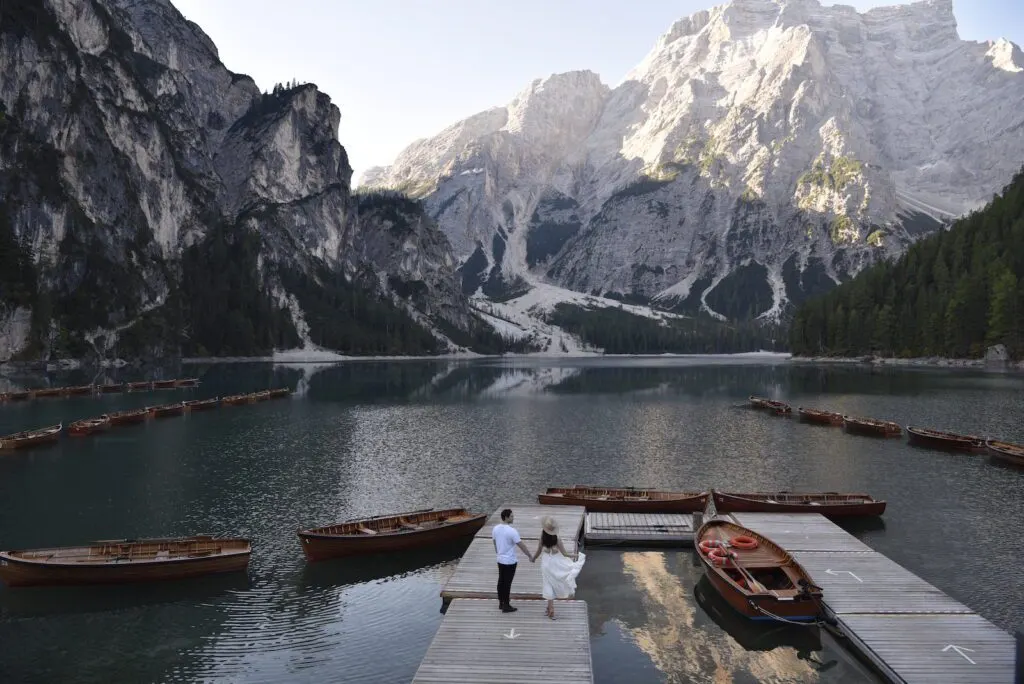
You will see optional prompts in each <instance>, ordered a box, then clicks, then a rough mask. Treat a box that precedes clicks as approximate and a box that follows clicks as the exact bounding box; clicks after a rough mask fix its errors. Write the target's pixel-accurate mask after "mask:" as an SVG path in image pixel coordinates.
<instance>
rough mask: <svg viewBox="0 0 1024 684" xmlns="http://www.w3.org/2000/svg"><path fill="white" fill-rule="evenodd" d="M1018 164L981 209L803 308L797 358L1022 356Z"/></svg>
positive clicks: (1023, 228)
mask: <svg viewBox="0 0 1024 684" xmlns="http://www.w3.org/2000/svg"><path fill="white" fill-rule="evenodd" d="M1022 314H1024V169H1022V170H1021V171H1020V172H1018V173H1017V175H1016V176H1015V177H1014V178H1013V180H1012V181H1011V182H1010V184H1009V185H1007V186H1006V187H1005V188H1004V189H1003V192H1002V194H1000V195H998V196H996V197H994V198H993V200H992V202H991V203H990V204H989V205H988V206H986V207H985V208H984V209H982V210H979V211H977V212H974V213H972V214H970V215H969V216H966V217H965V218H963V219H961V220H959V221H957V222H956V224H954V226H953V227H952V228H951V229H950V230H948V231H941V232H939V233H938V234H936V235H933V236H930V237H928V238H925V239H923V240H921V241H920V242H918V243H916V244H914V245H913V246H912V247H911V248H910V249H909V250H908V251H907V252H906V254H904V255H903V256H901V257H900V258H899V259H896V260H895V261H886V262H881V263H878V264H876V265H874V266H872V267H870V268H868V269H866V270H865V271H863V272H862V273H860V274H859V275H858V276H857V277H856V278H854V279H852V280H851V281H850V282H848V283H844V284H843V285H841V286H839V287H837V288H836V289H835V290H833V291H831V292H829V293H828V294H826V295H824V296H821V297H817V298H814V299H811V300H808V301H807V302H806V303H805V304H804V305H803V306H801V307H800V308H799V309H798V310H797V312H796V314H795V316H794V319H793V323H792V326H791V328H790V345H791V350H792V352H793V353H794V354H795V355H802V356H815V355H831V356H860V355H865V354H874V355H879V356H887V357H893V356H899V357H905V358H909V357H921V356H945V357H950V358H967V357H979V356H981V355H983V354H984V352H985V349H986V348H987V347H988V346H991V345H995V344H1004V345H1006V348H1007V349H1008V350H1009V352H1010V354H1011V356H1013V357H1014V358H1017V359H1019V358H1022V357H1024V321H1022V320H1021V319H1022Z"/></svg>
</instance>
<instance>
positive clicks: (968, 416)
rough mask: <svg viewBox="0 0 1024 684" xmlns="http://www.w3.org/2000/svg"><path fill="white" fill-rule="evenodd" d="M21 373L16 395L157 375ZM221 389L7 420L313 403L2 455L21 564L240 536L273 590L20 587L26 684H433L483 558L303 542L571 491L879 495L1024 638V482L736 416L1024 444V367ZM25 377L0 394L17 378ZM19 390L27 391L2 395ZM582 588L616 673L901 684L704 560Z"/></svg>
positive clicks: (337, 373) (324, 368)
mask: <svg viewBox="0 0 1024 684" xmlns="http://www.w3.org/2000/svg"><path fill="white" fill-rule="evenodd" d="M123 371H124V372H123V373H122V374H115V375H111V376H104V377H101V378H99V379H94V378H93V377H92V376H91V375H84V374H83V373H82V372H81V371H75V372H71V373H68V374H66V375H61V376H59V377H50V378H42V377H24V378H22V377H11V378H9V380H10V381H13V382H15V383H16V384H17V385H28V386H41V385H43V384H45V383H47V382H49V383H51V384H54V385H63V384H79V383H87V382H92V381H97V382H100V381H104V382H105V381H128V380H137V379H140V374H139V372H138V371H135V372H134V373H132V372H129V370H128V369H123ZM165 373H166V377H174V376H193V375H197V376H199V377H201V379H202V384H201V385H200V386H199V387H198V388H195V389H187V390H167V391H155V392H148V393H132V394H110V395H104V396H99V397H80V398H63V399H37V400H34V401H31V402H27V403H24V404H20V403H19V404H13V403H12V404H5V405H2V406H0V434H7V433H10V432H15V431H18V430H23V429H28V428H31V427H40V426H43V425H48V424H51V423H56V422H58V421H63V422H64V423H65V425H67V424H68V423H69V422H71V421H72V420H75V419H78V418H83V417H87V416H94V415H99V414H102V413H105V412H109V411H114V410H121V409H126V408H134V407H141V406H145V405H152V404H157V403H166V402H170V401H179V400H181V399H191V398H203V397H210V396H222V395H226V394H231V393H237V392H245V391H254V390H257V389H265V388H267V387H272V386H273V387H277V386H285V385H286V386H289V387H291V388H293V389H296V390H297V392H296V394H295V396H293V397H292V398H290V399H285V400H276V401H269V402H264V403H260V404H255V405H251V406H238V407H222V408H220V409H217V410H215V411H211V412H208V413H197V414H194V415H189V416H185V417H179V418H166V419H162V420H156V421H149V422H147V423H146V424H144V425H138V426H127V427H122V428H116V429H114V430H112V431H111V432H109V433H107V434H103V435H98V436H92V437H87V438H70V437H66V436H65V437H64V438H63V439H62V440H61V441H60V442H58V443H57V444H55V445H53V446H49V447H41V448H38V449H33V450H26V451H16V452H0V453H2V454H3V455H2V456H0V548H5V549H10V548H26V547H42V546H59V545H73V544H77V543H81V542H85V541H89V540H94V539H110V538H139V537H152V536H172V535H189V534H197V533H217V534H231V535H245V536H248V537H250V538H251V539H252V540H253V555H252V561H251V563H250V566H249V571H248V573H247V575H241V574H239V576H235V577H230V576H223V577H217V578H213V579H209V578H207V579H199V580H192V581H186V582H175V583H169V584H162V585H160V584H157V585H141V586H130V587H94V588H79V587H66V588H25V589H10V588H7V587H0V644H2V645H3V646H2V648H0V672H2V673H4V678H5V681H18V682H54V681H72V680H73V681H88V682H109V681H115V680H117V681H161V682H185V681H198V680H201V681H260V682H280V681H290V682H325V681H337V682H348V681H351V682H371V681H372V682H407V681H409V680H410V679H411V677H412V675H413V674H414V673H415V671H416V668H417V666H418V665H419V662H420V660H421V659H422V657H423V655H424V653H425V652H426V649H427V646H428V645H429V643H430V640H431V639H432V638H433V636H434V633H435V632H436V630H437V626H438V624H439V623H440V620H441V619H442V617H443V616H442V615H441V613H440V608H441V602H440V598H439V596H438V592H439V591H440V587H441V585H442V584H443V582H444V581H445V579H446V578H447V577H448V576H450V574H451V573H452V570H453V568H454V563H455V561H456V560H457V558H458V557H459V555H460V553H461V551H462V548H463V547H462V546H456V547H454V548H451V547H450V548H439V549H432V550H430V551H428V552H423V553H418V554H411V555H406V556H402V557H396V558H373V559H358V560H347V561H338V562H327V563H319V564H315V565H309V564H307V563H306V562H305V560H304V558H303V555H302V552H301V549H300V548H299V544H298V540H297V538H296V536H295V530H296V529H298V528H300V527H308V526H314V525H322V524H327V523H330V522H334V521H338V520H343V519H347V518H352V517H356V516H364V515H372V514H379V513H387V512H396V511H403V510H411V509H417V508H425V507H447V506H451V505H463V506H466V507H467V508H470V509H472V510H475V511H482V512H488V513H489V512H491V511H493V510H495V509H496V508H497V507H498V506H499V505H501V504H503V503H507V502H509V503H514V502H522V503H526V502H531V501H535V500H536V498H535V497H536V494H537V492H539V491H542V490H543V489H544V488H546V487H548V486H556V485H565V484H576V483H579V484H584V483H592V484H614V485H620V484H621V485H634V486H652V487H658V488H664V489H682V490H695V489H703V488H710V487H717V488H722V489H732V490H748V491H749V490H783V489H788V490H808V491H866V492H869V493H870V494H872V495H873V496H875V497H876V498H881V499H886V500H888V502H889V505H888V509H887V510H886V514H885V516H884V517H883V518H881V519H878V520H874V521H867V522H862V523H859V524H856V525H849V526H848V529H850V531H851V532H853V533H854V534H856V535H857V536H858V537H859V538H860V539H861V540H863V541H864V542H865V543H866V544H868V545H869V546H871V547H872V548H874V549H876V550H878V551H881V552H882V553H885V554H886V555H888V556H889V557H890V558H892V559H893V560H895V561H896V562H898V563H900V564H902V565H904V566H905V567H907V568H908V569H910V570H911V571H912V572H914V573H916V574H918V575H920V576H921V577H923V578H924V579H926V580H928V581H929V582H931V583H933V584H935V585H936V586H938V587H939V588H941V589H942V590H944V591H945V592H947V593H948V594H950V595H951V596H953V597H954V598H956V599H957V600H959V601H962V602H963V603H965V604H967V605H968V606H970V607H971V608H973V609H975V610H977V611H978V612H980V613H981V614H982V615H984V616H985V617H986V618H988V619H990V620H992V621H993V622H995V623H996V624H998V625H999V626H1001V627H1003V628H1004V629H1007V630H1012V629H1016V628H1019V627H1020V624H1019V623H1020V620H1021V616H1022V615H1024V570H1022V565H1021V561H1020V559H1021V558H1024V538H1022V536H1021V535H1020V534H1018V532H1019V531H1020V530H1021V529H1024V471H1022V470H1019V469H1014V468H1012V467H1006V466H1000V465H997V464H995V463H993V462H991V461H990V460H989V459H988V457H986V456H972V455H957V454H948V453H942V452H934V451H927V450H923V449H918V448H914V447H911V446H909V445H908V444H907V443H906V441H905V439H904V440H876V439H871V438H865V437H856V436H851V435H846V434H844V433H843V431H842V430H838V429H829V428H823V427H815V426H809V425H804V424H801V423H799V422H798V421H796V420H787V419H782V418H776V417H773V416H770V415H766V414H764V413H761V412H757V411H751V410H748V409H742V408H737V405H738V404H742V403H743V402H744V401H745V399H746V397H747V396H748V395H749V394H752V393H753V394H762V395H768V396H772V397H774V398H778V399H783V400H786V401H788V402H790V403H791V404H793V406H794V408H795V407H796V406H798V405H803V406H813V407H818V408H826V409H832V410H836V411H842V412H844V413H848V414H855V415H864V416H873V417H876V418H885V419H890V420H895V421H898V422H900V423H902V424H904V425H906V424H908V423H910V424H916V425H924V426H929V427H935V428H938V429H944V430H952V431H964V432H970V433H981V434H983V435H988V436H995V437H1000V438H1003V439H1006V440H1010V441H1017V442H1024V421H1022V420H1021V416H1022V415H1024V378H1022V376H1021V375H1018V374H1009V373H989V374H986V373H981V372H972V371H939V370H924V369H896V368H882V369H880V368H867V367H865V368H861V367H846V366H813V365H802V364H794V363H790V362H786V361H782V360H778V359H762V358H757V357H753V358H742V357H733V358H714V357H711V358H661V357H656V358H603V359H568V360H567V359H479V360H474V361H452V360H436V361H394V362H370V361H366V362H353V363H344V364H337V365H273V364H219V365H208V366H185V367H183V368H169V369H165ZM4 380H5V379H3V378H0V382H3V381H4ZM0 389H2V388H0ZM587 555H588V560H587V565H586V566H585V567H584V570H583V572H582V574H581V575H580V578H579V591H578V594H577V597H578V598H581V599H584V600H586V601H587V602H588V605H589V608H590V611H589V612H590V630H591V640H592V647H593V660H594V667H595V674H596V681H598V682H642V681H652V682H691V681H692V682H700V681H708V680H709V679H712V678H714V677H720V678H724V679H723V680H724V681H729V680H730V679H731V680H732V681H737V682H743V681H750V682H756V681H766V680H770V681H780V682H783V681H793V682H816V681H821V682H845V681H854V682H856V681H875V679H874V677H873V676H872V675H871V674H870V673H869V672H867V671H866V670H865V668H864V667H863V666H862V665H860V663H858V662H857V661H856V660H855V659H854V658H852V657H851V656H850V655H849V654H847V653H846V652H845V651H844V650H843V649H842V648H840V647H839V646H837V645H836V644H835V642H834V641H832V640H831V638H830V637H828V636H827V635H824V636H822V635H818V634H817V632H814V633H811V632H810V631H809V630H806V629H804V628H799V627H797V628H793V627H788V628H785V629H779V628H765V627H760V628H758V629H756V630H751V629H750V625H749V624H746V623H743V622H742V621H741V622H739V623H737V621H736V620H734V619H731V618H732V617H733V616H732V615H731V614H730V613H729V612H728V611H727V610H726V611H722V610H720V608H721V606H720V605H717V604H716V602H715V599H716V598H717V597H716V596H714V595H713V592H712V593H711V594H710V595H709V593H708V591H709V588H708V587H707V583H706V581H704V582H702V581H701V570H700V568H699V567H698V566H697V565H696V563H695V561H694V558H693V556H692V554H691V553H690V552H688V551H651V550H621V549H592V550H590V551H588V554H587Z"/></svg>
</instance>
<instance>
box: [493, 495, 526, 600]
mask: <svg viewBox="0 0 1024 684" xmlns="http://www.w3.org/2000/svg"><path fill="white" fill-rule="evenodd" d="M513 521H514V518H513V516H512V509H511V508H506V509H505V510H503V511H502V512H501V523H500V524H498V525H495V526H494V529H493V530H491V539H492V540H494V552H495V553H497V554H498V607H499V608H501V612H502V613H512V612H515V611H516V610H519V609H518V608H514V607H513V606H512V604H511V603H509V595H510V594H511V593H512V578H513V577H515V576H516V566H517V563H516V547H517V546H518V547H519V548H520V549H522V551H523V553H524V554H526V557H527V558H529V559H530V562H531V563H532V562H533V556H531V555H530V551H529V549H527V548H526V544H524V543H523V540H522V539H520V538H519V532H517V531H516V528H514V527H512V522H513Z"/></svg>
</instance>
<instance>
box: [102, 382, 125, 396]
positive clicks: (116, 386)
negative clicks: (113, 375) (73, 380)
mask: <svg viewBox="0 0 1024 684" xmlns="http://www.w3.org/2000/svg"><path fill="white" fill-rule="evenodd" d="M125 389H127V388H126V386H125V384H124V383H123V382H113V383H110V384H109V385H97V386H96V391H97V392H103V393H104V394H110V393H113V392H123V391H125Z"/></svg>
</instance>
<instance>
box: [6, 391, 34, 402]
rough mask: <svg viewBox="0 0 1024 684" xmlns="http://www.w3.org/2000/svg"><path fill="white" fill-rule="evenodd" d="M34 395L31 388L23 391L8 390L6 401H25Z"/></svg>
mask: <svg viewBox="0 0 1024 684" xmlns="http://www.w3.org/2000/svg"><path fill="white" fill-rule="evenodd" d="M35 396H36V393H35V392H33V391H32V390H26V391H24V392H8V393H7V401H26V400H28V399H32V398H33V397H35Z"/></svg>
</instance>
